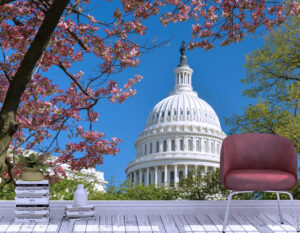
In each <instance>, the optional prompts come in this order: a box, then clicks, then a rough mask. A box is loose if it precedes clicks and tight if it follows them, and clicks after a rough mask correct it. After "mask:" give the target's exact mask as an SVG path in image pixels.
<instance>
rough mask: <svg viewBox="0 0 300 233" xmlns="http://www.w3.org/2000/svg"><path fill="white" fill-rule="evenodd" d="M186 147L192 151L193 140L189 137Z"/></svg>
mask: <svg viewBox="0 0 300 233" xmlns="http://www.w3.org/2000/svg"><path fill="white" fill-rule="evenodd" d="M188 145H189V146H188V148H189V151H192V150H193V141H192V139H189V142H188Z"/></svg>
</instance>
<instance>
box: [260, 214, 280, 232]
mask: <svg viewBox="0 0 300 233" xmlns="http://www.w3.org/2000/svg"><path fill="white" fill-rule="evenodd" d="M256 217H257V218H259V219H260V220H261V221H262V222H263V223H265V224H266V226H267V227H269V228H270V229H271V230H272V231H274V232H286V231H285V230H284V229H283V228H282V227H281V224H280V222H277V223H275V222H274V221H273V220H271V219H269V218H267V217H266V216H265V215H263V214H257V215H256Z"/></svg>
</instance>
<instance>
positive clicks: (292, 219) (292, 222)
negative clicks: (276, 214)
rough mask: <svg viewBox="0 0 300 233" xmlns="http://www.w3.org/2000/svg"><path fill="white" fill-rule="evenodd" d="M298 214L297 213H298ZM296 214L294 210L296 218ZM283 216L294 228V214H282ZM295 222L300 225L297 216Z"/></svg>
mask: <svg viewBox="0 0 300 233" xmlns="http://www.w3.org/2000/svg"><path fill="white" fill-rule="evenodd" d="M298 215H299V214H298ZM297 217H298V216H297V212H296V218H297ZM283 218H284V219H285V220H286V221H287V222H288V223H289V224H290V225H291V226H293V227H294V228H295V220H294V216H293V215H291V214H284V215H283ZM297 223H298V225H299V227H300V220H299V218H297Z"/></svg>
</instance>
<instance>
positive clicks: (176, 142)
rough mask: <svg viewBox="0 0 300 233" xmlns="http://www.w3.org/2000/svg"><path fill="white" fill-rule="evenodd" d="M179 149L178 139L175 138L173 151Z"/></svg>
mask: <svg viewBox="0 0 300 233" xmlns="http://www.w3.org/2000/svg"><path fill="white" fill-rule="evenodd" d="M179 150H180V139H179V138H175V151H179Z"/></svg>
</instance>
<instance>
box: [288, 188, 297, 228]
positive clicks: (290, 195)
mask: <svg viewBox="0 0 300 233" xmlns="http://www.w3.org/2000/svg"><path fill="white" fill-rule="evenodd" d="M285 193H286V194H287V195H289V197H290V200H291V206H292V210H293V214H294V220H295V226H296V230H297V232H300V228H299V225H298V222H297V218H296V212H295V207H294V198H293V195H292V194H291V193H289V192H285Z"/></svg>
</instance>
